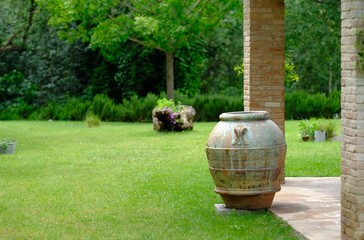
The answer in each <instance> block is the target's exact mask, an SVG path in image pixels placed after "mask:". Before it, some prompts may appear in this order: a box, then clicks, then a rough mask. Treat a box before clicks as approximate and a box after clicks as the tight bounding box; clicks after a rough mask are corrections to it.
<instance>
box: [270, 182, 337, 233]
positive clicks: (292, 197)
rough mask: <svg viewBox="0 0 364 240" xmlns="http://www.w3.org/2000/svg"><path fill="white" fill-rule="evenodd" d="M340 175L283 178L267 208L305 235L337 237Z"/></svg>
mask: <svg viewBox="0 0 364 240" xmlns="http://www.w3.org/2000/svg"><path fill="white" fill-rule="evenodd" d="M340 185H341V181H340V177H327V178H326V177H325V178H286V183H285V184H283V185H282V189H281V191H280V192H278V193H276V196H275V198H274V201H273V204H272V207H271V211H272V212H273V213H274V214H276V215H277V216H279V217H281V218H282V219H284V220H285V221H286V222H288V224H289V225H291V226H292V227H293V228H294V229H295V230H296V231H297V232H299V233H301V234H302V235H303V236H305V237H306V238H307V239H312V240H321V239H323V240H335V239H340Z"/></svg>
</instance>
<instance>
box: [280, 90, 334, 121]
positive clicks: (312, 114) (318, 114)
mask: <svg viewBox="0 0 364 240" xmlns="http://www.w3.org/2000/svg"><path fill="white" fill-rule="evenodd" d="M339 113H340V92H333V93H332V94H330V95H328V96H326V95H325V94H323V93H315V94H310V93H307V92H304V91H294V92H292V93H286V95H285V115H286V119H309V118H333V117H334V116H335V115H336V114H339Z"/></svg>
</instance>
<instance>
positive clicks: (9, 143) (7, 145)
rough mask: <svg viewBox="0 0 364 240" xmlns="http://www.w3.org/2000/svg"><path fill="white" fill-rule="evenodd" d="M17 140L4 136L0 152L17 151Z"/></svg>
mask: <svg viewBox="0 0 364 240" xmlns="http://www.w3.org/2000/svg"><path fill="white" fill-rule="evenodd" d="M15 145H16V141H14V140H11V139H8V138H4V139H0V154H12V153H15Z"/></svg>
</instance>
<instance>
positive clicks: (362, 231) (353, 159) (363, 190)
mask: <svg viewBox="0 0 364 240" xmlns="http://www.w3.org/2000/svg"><path fill="white" fill-rule="evenodd" d="M363 17H364V1H362V0H341V20H342V21H341V77H342V80H341V117H342V124H341V127H342V128H341V130H342V160H341V172H342V175H341V234H342V235H341V236H342V239H358V240H359V239H364V72H363V70H360V69H358V68H356V60H357V57H358V55H357V50H356V47H355V43H356V41H357V31H360V30H364V25H363V21H364V19H363Z"/></svg>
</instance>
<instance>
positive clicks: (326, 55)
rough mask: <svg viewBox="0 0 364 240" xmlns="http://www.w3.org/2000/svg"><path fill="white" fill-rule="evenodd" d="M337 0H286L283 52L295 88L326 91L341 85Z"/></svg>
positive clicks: (338, 4) (338, 5)
mask: <svg viewBox="0 0 364 240" xmlns="http://www.w3.org/2000/svg"><path fill="white" fill-rule="evenodd" d="M340 30H341V29H340V1H338V0H325V1H322V0H288V1H286V53H287V54H289V55H290V56H291V59H292V62H293V64H294V65H295V66H296V70H297V73H298V75H299V77H300V81H299V82H298V88H300V89H303V90H306V91H310V92H326V93H330V92H331V91H333V90H335V89H337V88H338V87H339V86H340V85H339V84H340Z"/></svg>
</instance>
